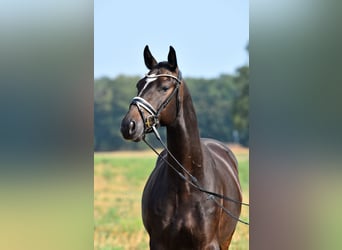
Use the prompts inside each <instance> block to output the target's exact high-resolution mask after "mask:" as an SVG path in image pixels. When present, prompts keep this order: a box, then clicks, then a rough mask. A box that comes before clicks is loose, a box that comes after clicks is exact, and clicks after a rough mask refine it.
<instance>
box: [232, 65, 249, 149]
mask: <svg viewBox="0 0 342 250" xmlns="http://www.w3.org/2000/svg"><path fill="white" fill-rule="evenodd" d="M237 73H238V74H237V76H236V77H235V78H234V84H235V85H236V89H237V95H236V98H235V101H234V105H233V112H232V113H233V124H234V129H235V130H236V131H238V134H239V142H240V143H241V144H242V145H244V146H248V145H249V117H248V116H249V66H243V67H240V68H238V69H237Z"/></svg>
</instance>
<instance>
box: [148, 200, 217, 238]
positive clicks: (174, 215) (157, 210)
mask: <svg viewBox="0 0 342 250" xmlns="http://www.w3.org/2000/svg"><path fill="white" fill-rule="evenodd" d="M214 212H215V209H212V207H211V208H208V207H207V206H205V204H202V203H201V202H200V200H198V199H194V198H193V197H191V198H188V199H186V200H183V199H182V198H181V197H179V196H178V195H174V196H171V197H167V198H165V197H164V198H162V197H160V200H159V201H158V200H155V202H153V203H152V204H150V209H149V218H150V222H151V224H153V226H154V230H155V231H158V232H160V233H163V234H165V235H168V236H169V237H170V236H172V237H173V238H174V239H178V238H179V235H183V236H184V235H190V236H191V237H195V235H196V234H198V232H203V231H204V228H205V227H207V224H208V220H207V219H208V217H210V216H211V215H212V214H213V213H214Z"/></svg>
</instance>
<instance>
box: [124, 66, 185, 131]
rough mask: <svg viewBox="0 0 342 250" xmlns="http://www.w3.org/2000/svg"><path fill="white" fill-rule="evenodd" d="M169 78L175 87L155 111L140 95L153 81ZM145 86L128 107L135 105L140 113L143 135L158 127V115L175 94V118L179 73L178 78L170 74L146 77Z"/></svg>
mask: <svg viewBox="0 0 342 250" xmlns="http://www.w3.org/2000/svg"><path fill="white" fill-rule="evenodd" d="M162 76H165V77H170V78H172V79H174V80H176V85H175V87H174V89H173V91H172V93H171V94H170V95H169V96H168V97H167V98H166V99H165V101H164V102H163V103H162V104H161V105H160V107H159V108H158V109H157V110H156V109H155V108H154V107H153V106H152V105H151V104H150V103H149V102H148V101H146V100H145V99H144V98H142V97H141V96H140V95H141V94H142V93H143V91H144V90H145V89H146V88H147V86H148V85H149V84H150V83H151V82H153V81H155V80H156V79H157V78H158V77H162ZM145 77H146V79H147V80H146V84H145V86H144V87H143V89H142V90H141V91H140V93H139V94H138V96H136V97H134V98H133V99H132V101H131V104H130V105H135V106H136V107H137V108H138V110H139V113H140V116H141V119H142V120H143V123H144V132H145V133H151V132H152V131H153V127H158V126H159V115H160V113H161V112H162V111H163V110H164V109H165V107H166V106H167V105H168V104H169V102H170V101H171V99H172V98H173V96H174V95H175V94H177V102H176V108H177V116H178V112H179V95H178V89H179V86H180V84H181V83H182V80H181V74H180V72H179V74H178V77H176V76H173V75H170V74H151V75H146V76H145ZM144 110H145V111H146V112H147V113H149V114H148V115H147V116H144Z"/></svg>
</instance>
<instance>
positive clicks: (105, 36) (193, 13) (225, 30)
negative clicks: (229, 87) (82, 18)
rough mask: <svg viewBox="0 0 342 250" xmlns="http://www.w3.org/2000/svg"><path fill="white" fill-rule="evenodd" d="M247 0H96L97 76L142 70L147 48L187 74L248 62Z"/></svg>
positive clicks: (224, 70)
mask: <svg viewBox="0 0 342 250" xmlns="http://www.w3.org/2000/svg"><path fill="white" fill-rule="evenodd" d="M248 42H249V1H247V0H213V1H199V0H197V1H193V0H186V1H184V0H182V1H181V0H173V1H156V0H144V1H133V0H125V1H113V0H95V1H94V77H95V79H96V78H99V77H102V76H108V77H116V76H118V75H119V74H126V75H140V76H142V75H144V74H145V73H147V69H146V67H145V64H144V59H143V50H144V47H145V45H149V48H150V50H151V52H152V54H153V56H154V57H155V58H156V60H157V61H166V60H167V55H168V52H169V46H170V45H172V46H173V47H174V48H175V50H176V54H177V62H178V66H179V68H180V70H181V71H182V73H183V76H185V77H204V78H212V77H217V76H219V75H220V74H227V73H228V74H233V73H234V72H235V70H236V68H238V67H240V66H242V65H245V64H247V63H248V61H249V60H248V52H247V51H246V46H247V44H248Z"/></svg>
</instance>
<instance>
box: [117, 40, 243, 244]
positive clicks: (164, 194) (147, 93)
mask: <svg viewBox="0 0 342 250" xmlns="http://www.w3.org/2000/svg"><path fill="white" fill-rule="evenodd" d="M144 60H145V64H146V66H147V68H148V69H149V70H150V71H149V72H148V74H147V75H146V77H144V78H143V79H141V80H140V81H139V82H138V84H137V89H138V96H137V97H135V98H133V100H132V103H131V105H130V108H129V111H128V113H127V114H126V116H125V117H124V119H123V120H122V124H121V133H122V135H123V137H124V138H125V139H127V140H133V141H140V140H142V139H144V136H145V134H146V133H149V132H153V130H154V129H155V128H156V127H157V126H159V125H161V126H166V131H167V149H168V150H164V151H163V152H162V153H161V154H160V155H159V157H158V160H157V163H156V166H155V168H154V170H153V172H152V174H151V175H150V177H149V179H148V181H147V183H146V186H145V189H144V193H143V198H142V217H143V222H144V225H145V228H146V230H147V232H148V233H149V236H150V249H153V250H164V249H175V250H180V249H228V247H229V244H230V242H231V239H232V236H233V233H234V231H235V228H236V224H237V220H236V218H235V219H234V218H233V217H232V216H229V215H228V214H227V213H225V212H224V210H227V211H229V212H230V213H231V214H232V215H233V216H235V217H237V218H238V217H239V215H240V211H241V204H239V202H241V200H242V195H241V188H240V182H239V178H238V169H237V161H236V158H235V157H234V155H233V153H232V152H231V151H230V150H229V149H228V148H227V147H226V146H225V145H223V144H222V143H220V142H219V141H216V140H212V139H202V138H200V136H199V130H198V125H197V118H196V113H195V110H194V106H193V104H192V100H191V96H190V93H189V90H188V88H187V86H186V85H185V82H184V80H183V79H182V77H181V73H180V70H179V69H178V66H177V59H176V52H175V50H174V48H173V47H172V46H170V51H169V54H168V61H165V62H159V63H158V62H157V61H156V60H155V58H154V57H153V56H152V54H151V52H150V50H149V48H148V46H146V47H145V50H144ZM170 166H172V167H170ZM187 172H188V173H189V174H191V176H193V177H195V178H196V180H197V181H198V183H200V186H201V187H202V188H203V189H206V190H210V191H212V192H215V193H218V194H221V195H225V196H228V197H230V198H232V199H234V200H236V201H238V202H237V203H234V202H230V201H227V200H223V199H218V198H214V197H212V196H211V195H208V194H206V193H203V192H201V191H200V190H198V189H196V188H195V187H194V185H191V180H190V177H189V176H190V175H189V174H187ZM180 175H183V176H184V178H181V177H180Z"/></svg>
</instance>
